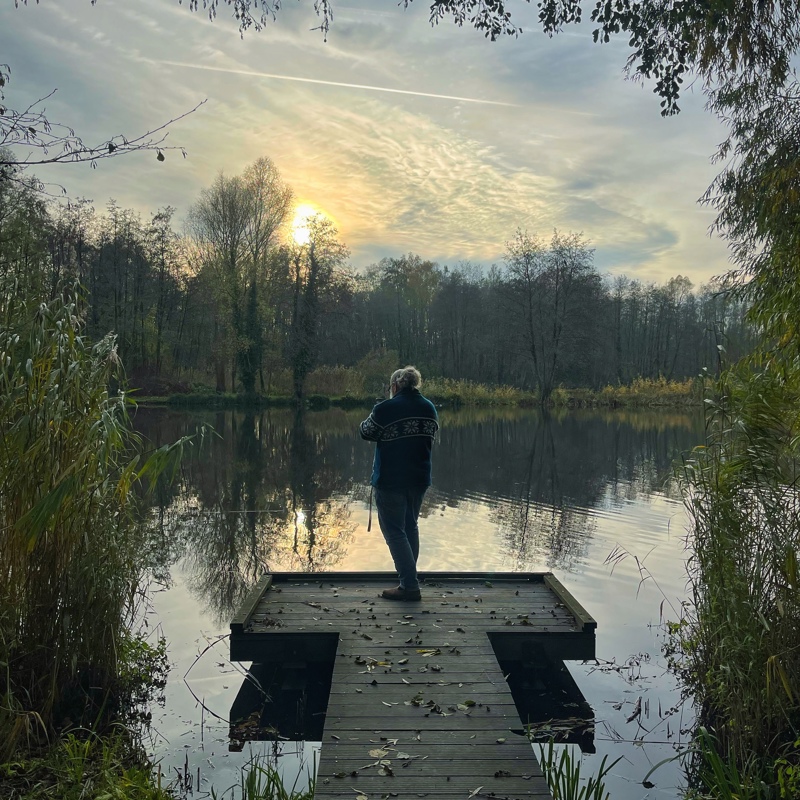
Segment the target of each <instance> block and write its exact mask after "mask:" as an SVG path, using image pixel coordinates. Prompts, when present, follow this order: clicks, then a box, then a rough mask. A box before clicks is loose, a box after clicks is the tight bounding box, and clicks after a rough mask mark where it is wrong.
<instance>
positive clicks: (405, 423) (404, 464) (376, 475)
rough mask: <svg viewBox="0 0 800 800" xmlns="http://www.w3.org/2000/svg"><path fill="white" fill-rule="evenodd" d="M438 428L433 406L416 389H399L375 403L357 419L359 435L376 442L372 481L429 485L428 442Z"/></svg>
mask: <svg viewBox="0 0 800 800" xmlns="http://www.w3.org/2000/svg"><path fill="white" fill-rule="evenodd" d="M438 429H439V418H438V416H437V415H436V408H435V407H434V405H433V403H431V401H430V400H428V399H427V398H426V397H423V396H422V394H421V393H420V391H419V389H402V390H401V391H399V392H398V393H397V394H396V395H395V396H394V397H392V398H391V399H390V400H384V401H383V402H382V403H378V404H377V405H376V406H375V407H374V408H373V409H372V413H371V414H370V415H369V416H368V417H367V418H366V419H365V420H364V421H363V422H362V423H361V426H360V430H361V438H362V439H368V440H369V441H371V442H377V445H378V446H377V447H376V448H375V460H374V462H373V464H372V485H373V486H375V487H377V488H378V489H412V488H423V487H425V486H430V485H431V445H432V444H433V439H434V437H435V436H436V431H437V430H438Z"/></svg>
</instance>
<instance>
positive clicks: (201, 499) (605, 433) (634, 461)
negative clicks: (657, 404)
mask: <svg viewBox="0 0 800 800" xmlns="http://www.w3.org/2000/svg"><path fill="white" fill-rule="evenodd" d="M364 414H365V412H364V411H359V410H356V411H354V412H346V411H343V410H338V409H337V410H331V411H328V412H315V413H306V414H303V415H299V416H298V415H295V413H294V412H293V411H288V410H265V411H261V412H256V413H240V412H219V413H206V414H203V413H200V414H198V413H188V412H178V411H171V410H165V409H161V410H156V409H140V410H139V412H138V415H137V418H136V424H137V427H138V428H139V430H140V431H141V432H142V433H143V434H144V435H145V436H146V437H147V438H148V439H149V440H150V441H151V442H152V443H153V445H154V446H160V445H161V444H164V443H166V442H170V441H174V440H175V439H177V438H178V437H180V436H184V435H187V434H192V433H195V432H197V431H198V430H199V429H200V426H201V425H203V424H210V425H212V426H213V428H214V429H215V430H216V432H217V435H211V436H206V437H205V441H204V443H203V445H202V447H199V446H195V447H193V448H190V450H189V452H188V454H187V457H186V459H185V460H184V463H183V465H182V467H181V471H180V475H179V479H178V480H177V481H176V482H175V483H174V484H172V485H171V486H170V485H166V484H163V485H159V486H158V487H157V489H156V492H155V494H154V495H153V498H152V501H151V502H152V509H151V521H152V528H153V532H154V535H153V542H154V544H153V554H152V557H151V559H150V560H151V562H152V564H153V570H154V572H156V573H157V574H162V575H164V576H166V575H167V574H168V569H169V565H170V564H172V563H174V562H175V561H176V560H177V559H178V558H180V557H183V559H184V560H183V566H184V568H185V570H186V571H187V572H188V574H189V584H190V586H191V588H192V590H193V591H194V593H195V594H196V596H197V597H201V598H203V601H204V602H205V603H206V604H207V605H208V606H209V607H210V608H211V609H212V610H213V611H214V613H215V615H216V616H217V617H218V618H219V619H220V621H222V620H225V619H227V618H228V617H229V615H230V614H231V613H232V611H233V610H234V609H235V607H236V606H237V604H238V603H239V602H240V600H241V599H242V597H243V595H244V593H245V592H246V591H247V589H248V587H249V586H251V585H252V583H253V582H254V581H255V580H256V579H257V578H258V577H259V576H260V575H261V574H262V573H263V572H264V571H267V570H269V569H285V570H303V571H306V570H309V571H310V570H326V569H332V568H336V567H337V565H339V564H341V563H342V562H343V560H344V559H345V557H346V554H347V548H348V546H349V544H350V542H351V541H352V539H353V535H354V532H355V529H356V523H355V522H354V521H353V519H352V518H351V511H350V506H351V504H352V503H353V502H358V501H362V500H365V499H366V495H367V491H368V490H367V488H366V487H367V481H368V477H369V474H370V464H371V460H372V448H370V447H368V446H365V443H364V442H362V441H361V440H360V439H359V437H358V434H357V425H358V422H359V421H360V419H361V418H362V417H363V416H364ZM673 416H674V418H670V422H669V424H667V423H665V421H664V418H662V417H660V416H659V417H657V418H652V417H647V416H643V415H639V416H636V415H631V414H620V415H619V416H616V417H615V416H611V415H608V414H605V415H603V414H591V413H571V414H565V415H553V416H549V417H548V416H542V414H541V413H539V412H538V411H526V412H519V411H516V412H515V413H506V414H503V415H491V414H486V413H467V414H465V415H461V414H452V413H443V414H442V423H443V425H442V432H441V435H440V441H439V442H438V443H437V444H436V450H435V456H434V484H435V489H436V491H435V492H433V493H429V495H428V496H427V497H426V501H427V502H426V505H425V507H424V508H423V514H428V513H434V512H436V511H443V510H446V508H448V507H449V508H460V509H462V510H464V511H468V510H469V509H470V508H471V507H472V506H473V505H474V506H475V509H476V510H477V509H478V508H479V507H488V508H489V509H490V519H491V520H492V522H493V523H494V524H496V525H497V526H498V528H499V530H500V532H501V535H502V537H503V539H504V541H505V547H506V548H507V549H508V552H509V555H510V557H511V560H512V562H513V563H514V564H515V565H517V566H518V567H519V568H520V569H523V568H526V565H528V564H530V563H534V562H538V563H542V562H544V563H547V564H548V565H549V566H550V567H552V568H558V569H570V568H571V566H572V565H573V564H575V563H576V562H578V561H581V560H582V559H583V555H584V553H585V549H586V547H587V545H588V540H589V539H590V537H591V536H592V532H593V530H594V525H595V521H594V516H593V513H592V512H593V510H594V509H597V508H602V509H609V508H615V507H620V506H622V505H623V504H624V503H626V502H628V501H630V500H632V499H636V498H639V497H647V496H649V495H651V494H652V493H653V492H665V491H667V490H666V489H665V487H667V486H668V481H669V478H670V476H671V470H672V467H671V465H672V463H673V460H674V459H675V458H676V457H677V456H678V455H679V454H680V453H681V452H682V451H686V450H688V449H690V448H691V447H692V446H693V445H694V444H696V443H697V442H698V441H700V438H701V435H702V428H701V427H699V424H700V423H699V420H698V423H697V424H695V423H693V422H692V420H691V419H690V418H687V417H682V416H679V415H673Z"/></svg>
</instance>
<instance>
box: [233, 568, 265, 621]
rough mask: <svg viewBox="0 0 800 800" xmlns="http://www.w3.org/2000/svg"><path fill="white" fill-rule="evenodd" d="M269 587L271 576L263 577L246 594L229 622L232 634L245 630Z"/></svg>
mask: <svg viewBox="0 0 800 800" xmlns="http://www.w3.org/2000/svg"><path fill="white" fill-rule="evenodd" d="M271 585H272V576H271V575H263V576H262V577H261V580H259V582H258V583H257V584H256V585H255V586H254V587H253V588H252V589H251V590H250V591H249V592H248V593H247V596H246V597H245V598H244V600H243V601H242V604H241V606H239V610H238V611H237V612H236V615H235V616H234V618H233V619H232V620H231V632H232V633H241V632H242V631H243V630H244V629H245V627H246V626H247V623H248V621H249V619H250V617H251V616H252V615H253V612H254V611H255V610H256V608H257V607H258V604H259V603H260V602H261V598H262V596H263V595H264V593H265V592H267V591H268V590H269V587H270V586H271Z"/></svg>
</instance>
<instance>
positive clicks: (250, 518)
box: [137, 410, 354, 621]
mask: <svg viewBox="0 0 800 800" xmlns="http://www.w3.org/2000/svg"><path fill="white" fill-rule="evenodd" d="M204 423H205V424H208V423H210V424H212V425H213V427H214V429H215V431H216V433H217V435H214V436H210V437H209V436H207V437H205V441H204V443H203V446H202V447H201V448H194V449H192V450H191V451H190V452H189V454H188V455H187V457H186V459H185V460H184V463H183V465H182V468H181V473H180V479H179V480H178V481H176V482H175V483H174V484H172V485H171V486H168V485H166V484H164V485H161V486H159V487H158V489H157V492H156V495H155V498H154V499H155V502H154V507H153V510H152V515H151V519H153V520H158V524H157V525H154V526H153V527H155V528H157V529H158V530H159V531H160V532H161V536H162V537H163V538H162V540H163V541H164V542H165V543H166V542H167V541H169V542H170V551H171V552H172V553H173V554H174V555H177V554H178V553H179V554H180V555H183V557H184V561H183V567H184V569H185V571H186V572H187V573H188V575H189V578H188V583H189V586H190V589H191V590H192V592H193V593H194V594H195V595H196V596H198V597H201V598H203V600H204V602H205V603H206V604H207V605H208V606H209V608H210V609H211V610H212V611H213V613H214V614H215V616H216V617H218V619H219V620H220V621H223V620H227V618H228V617H229V616H230V614H231V613H232V611H233V610H234V609H235V608H236V606H237V605H238V603H239V602H241V600H242V598H243V596H244V594H245V593H246V592H247V590H248V589H249V587H250V586H252V584H253V582H254V581H255V580H257V579H258V577H260V575H261V574H263V573H264V572H265V571H268V570H269V569H296V570H324V569H330V568H331V566H333V565H335V564H336V563H337V562H338V561H339V560H341V558H342V556H343V555H344V552H345V550H344V548H345V546H346V544H347V542H348V541H349V539H350V538H351V537H352V531H353V529H354V523H352V522H351V521H350V512H349V509H348V506H347V503H346V498H347V493H348V490H349V487H350V484H351V481H352V479H351V478H350V477H349V472H350V470H349V469H346V470H342V469H340V468H339V464H340V460H339V458H337V457H335V456H333V455H332V454H331V453H329V452H328V450H329V448H328V444H329V439H330V437H328V436H324V435H322V434H321V432H320V431H315V430H313V429H310V428H309V427H308V425H307V424H306V417H305V415H300V416H295V415H293V414H290V413H288V412H266V411H265V412H261V413H249V414H238V413H230V412H228V413H219V414H215V415H204V414H200V415H191V416H190V415H187V414H180V413H172V412H159V413H153V412H149V411H147V410H145V413H144V414H142V413H141V411H140V413H139V415H138V416H137V427H138V428H139V430H140V431H142V433H143V434H144V435H145V436H146V437H147V438H148V439H149V440H150V441H152V442H153V444H154V445H156V446H158V445H159V444H160V443H161V441H162V440H163V441H169V440H171V439H173V438H177V437H178V436H181V435H186V434H192V433H194V432H195V431H196V430H197V429H199V427H200V426H201V425H202V424H204ZM348 466H349V464H348ZM176 541H177V542H179V546H177V547H176V546H175V542H176Z"/></svg>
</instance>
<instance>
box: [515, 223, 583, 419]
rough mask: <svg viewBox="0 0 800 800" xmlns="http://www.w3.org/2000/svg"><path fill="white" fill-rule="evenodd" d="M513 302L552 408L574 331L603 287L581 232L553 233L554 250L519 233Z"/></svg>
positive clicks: (544, 399) (538, 379) (537, 376)
mask: <svg viewBox="0 0 800 800" xmlns="http://www.w3.org/2000/svg"><path fill="white" fill-rule="evenodd" d="M505 258H506V268H507V275H508V282H509V287H510V288H511V290H512V291H511V295H510V300H511V303H512V304H513V305H514V306H515V309H516V313H517V319H518V322H519V324H520V330H521V335H522V340H523V342H524V346H525V349H526V352H527V353H528V355H529V357H530V361H531V366H532V367H533V373H534V378H535V381H536V385H537V387H538V389H539V393H540V400H541V402H542V404H546V403H547V402H548V401H549V399H550V395H551V394H552V393H553V389H554V388H555V386H556V381H557V378H558V375H559V368H560V367H561V362H562V360H563V357H564V350H565V342H566V339H567V334H568V332H569V330H570V327H572V328H576V327H577V326H575V325H574V322H575V318H576V317H577V315H578V314H579V313H580V310H581V307H582V301H583V300H585V295H586V290H588V289H590V288H591V287H592V286H593V285H594V286H597V285H598V284H599V276H598V275H597V273H596V272H595V270H594V250H592V249H590V248H589V247H588V245H587V244H586V243H585V242H584V241H583V237H582V235H581V234H579V233H569V234H566V235H564V234H560V233H559V232H558V231H554V232H553V237H552V239H551V240H550V244H549V245H545V244H544V243H543V242H542V241H541V240H540V239H539V238H538V237H536V236H530V235H529V234H528V233H527V232H526V231H521V230H518V231H517V233H516V236H515V237H514V239H513V240H512V241H511V242H509V243H508V245H507V248H506V257H505Z"/></svg>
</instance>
